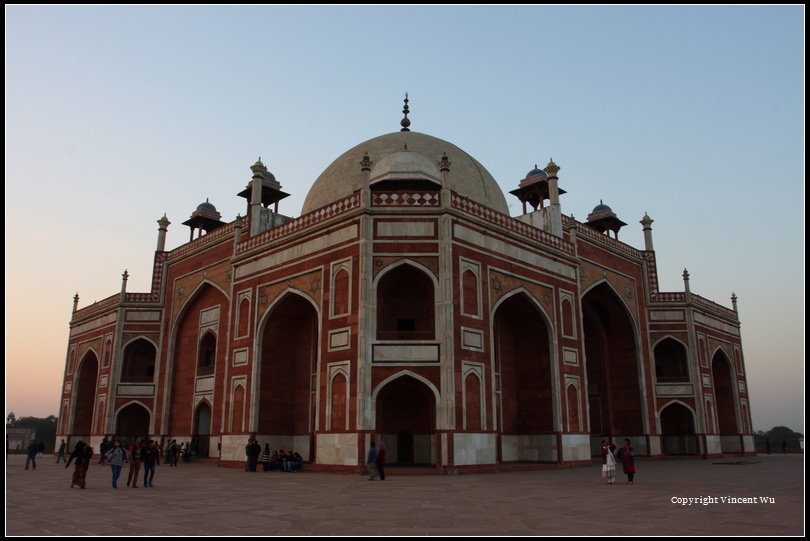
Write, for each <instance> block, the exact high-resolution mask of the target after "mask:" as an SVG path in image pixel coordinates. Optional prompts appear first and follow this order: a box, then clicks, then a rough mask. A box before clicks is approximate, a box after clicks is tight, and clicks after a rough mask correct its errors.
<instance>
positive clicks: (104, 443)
mask: <svg viewBox="0 0 810 541" xmlns="http://www.w3.org/2000/svg"><path fill="white" fill-rule="evenodd" d="M109 450H110V441H109V440H108V439H107V436H104V438H103V439H102V440H101V445H99V446H98V465H99V466H103V465H104V457H105V456H107V451H109Z"/></svg>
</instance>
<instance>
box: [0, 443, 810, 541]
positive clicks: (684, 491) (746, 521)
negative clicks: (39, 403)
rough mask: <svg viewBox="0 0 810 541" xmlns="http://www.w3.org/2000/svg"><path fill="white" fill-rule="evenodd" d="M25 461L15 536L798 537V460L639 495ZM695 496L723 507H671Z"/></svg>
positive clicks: (552, 479) (642, 479)
mask: <svg viewBox="0 0 810 541" xmlns="http://www.w3.org/2000/svg"><path fill="white" fill-rule="evenodd" d="M24 462H25V457H24V456H22V455H20V456H11V457H9V458H8V460H7V462H6V535H9V536H28V535H37V536H41V535H153V536H154V535H188V536H200V535H217V536H230V535H240V536H244V535H285V536H291V535H308V536H326V535H357V536H381V535H386V536H395V535H396V536H413V535H446V536H450V535H452V536H456V535H459V536H460V535H547V536H563V535H602V536H618V535H623V536H627V535H634V536H653V535H673V536H676V535H677V536H720V535H771V536H782V535H791V536H800V535H804V455H787V456H785V455H778V454H773V455H760V456H757V457H746V458H741V459H738V458H727V459H722V460H656V461H645V460H639V461H638V463H637V469H638V473H637V474H636V483H635V484H633V485H627V484H624V480H625V478H624V475H623V474H621V473H620V474H619V476H618V483H617V484H616V485H607V484H603V481H602V479H601V477H600V466H597V465H593V466H591V467H587V468H574V469H562V470H546V471H531V472H514V473H499V474H477V475H459V476H415V475H396V471H395V470H393V469H389V470H390V473H389V475H388V478H387V479H386V480H385V481H379V480H377V481H373V482H369V481H367V480H366V478H365V477H360V476H353V475H334V474H320V473H307V472H301V473H297V474H295V473H277V472H268V473H263V472H258V473H246V472H244V471H242V470H239V469H230V468H219V467H217V466H216V465H215V464H210V463H208V464H207V463H197V464H194V463H192V464H181V465H180V467H179V468H169V467H167V466H165V465H162V466H159V467H158V468H157V473H156V474H155V487H154V488H142V487H141V488H138V489H131V488H127V487H126V475H127V468H128V466H125V467H124V471H123V473H122V478H123V482H119V489H118V490H113V489H112V487H111V483H110V468H109V466H96V465H93V466H91V467H90V471H89V472H88V474H87V482H88V488H87V489H86V490H80V489H78V488H74V489H72V490H71V489H70V488H69V486H70V479H71V473H72V471H73V466H72V465H71V467H70V469H65V467H64V465H61V464H60V465H59V466H57V465H55V464H54V459H53V458H51V457H48V458H43V459H40V460H39V461H38V466H37V469H36V470H28V471H25V470H24V468H23V466H24ZM735 462H738V464H734V463H735ZM718 463H722V464H718ZM139 486H140V483H139ZM689 497H692V498H701V497H702V498H704V500H703V501H704V502H705V501H707V500H706V499H705V498H707V497H711V498H717V503H709V504H708V505H701V504H699V503H696V504H693V505H680V504H679V503H673V498H689ZM724 497H725V498H728V497H732V498H752V499H753V500H750V503H743V502H749V500H743V502H738V503H728V499H726V503H723V501H722V498H724ZM760 498H762V500H761V499H760ZM753 502H756V503H753ZM766 502H767V503H766ZM771 502H772V503H771Z"/></svg>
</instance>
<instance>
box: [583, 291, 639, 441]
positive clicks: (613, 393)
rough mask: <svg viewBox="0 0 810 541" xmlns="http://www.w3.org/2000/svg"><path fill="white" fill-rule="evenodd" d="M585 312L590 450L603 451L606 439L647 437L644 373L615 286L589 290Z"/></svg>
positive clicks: (586, 295) (629, 324)
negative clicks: (601, 444) (642, 383)
mask: <svg viewBox="0 0 810 541" xmlns="http://www.w3.org/2000/svg"><path fill="white" fill-rule="evenodd" d="M582 316H583V325H584V330H585V336H584V338H585V358H586V365H585V368H586V372H587V376H588V405H589V411H590V424H591V437H592V445H591V448H592V449H593V450H594V451H597V452H598V449H599V441H600V440H601V439H603V438H609V439H613V440H614V441H616V440H619V439H621V438H630V439H631V440H633V439H634V438H638V439H639V440H640V439H642V438H644V436H645V430H644V426H645V423H644V407H643V406H644V404H643V402H642V399H641V375H640V373H639V367H638V351H637V347H636V333H635V324H634V323H633V321H632V320H631V318H630V316H629V315H628V312H627V310H626V308H625V305H624V303H622V302H621V300H620V299H619V297H618V296H617V295H616V293H615V292H614V291H613V289H612V288H610V287H609V286H608V285H607V284H606V283H602V284H600V285H598V286H596V287H594V288H593V289H591V290H590V291H589V292H588V293H587V294H585V296H584V297H583V299H582ZM634 445H635V446H636V453H637V454H639V447H638V444H637V443H634ZM641 454H643V453H641Z"/></svg>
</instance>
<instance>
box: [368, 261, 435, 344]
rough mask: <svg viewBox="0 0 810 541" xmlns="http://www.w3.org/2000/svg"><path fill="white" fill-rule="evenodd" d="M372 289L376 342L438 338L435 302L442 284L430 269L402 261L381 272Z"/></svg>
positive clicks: (415, 263) (376, 277) (375, 278)
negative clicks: (405, 285)
mask: <svg viewBox="0 0 810 541" xmlns="http://www.w3.org/2000/svg"><path fill="white" fill-rule="evenodd" d="M402 284H408V287H402ZM372 288H373V294H372V299H373V303H374V305H373V307H372V311H373V313H374V314H375V315H374V324H375V332H374V334H373V336H376V338H377V340H434V339H435V338H436V308H435V298H436V291H438V288H439V282H438V279H437V278H436V275H435V274H433V272H432V271H431V270H430V269H428V268H427V267H425V266H424V265H421V264H419V263H417V262H415V261H412V260H410V259H401V260H399V261H396V262H395V263H392V264H390V265H388V266H387V267H385V268H384V269H382V270H380V272H379V273H377V275H376V276H375V277H374V280H373V282H372Z"/></svg>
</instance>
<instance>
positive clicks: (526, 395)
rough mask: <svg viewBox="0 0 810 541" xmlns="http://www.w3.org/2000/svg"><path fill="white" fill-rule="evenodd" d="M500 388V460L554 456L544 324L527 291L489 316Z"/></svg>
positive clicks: (534, 459)
mask: <svg viewBox="0 0 810 541" xmlns="http://www.w3.org/2000/svg"><path fill="white" fill-rule="evenodd" d="M493 321H494V323H493V327H494V328H493V332H494V338H495V370H496V378H497V380H496V384H497V386H498V388H497V389H496V390H497V391H500V392H499V396H500V404H499V415H498V417H499V426H500V440H501V443H500V446H499V449H498V453H499V456H498V460H499V462H518V461H519V462H539V461H542V462H547V461H553V460H556V458H557V454H556V452H554V449H556V439H554V438H552V437H551V436H550V435H551V434H553V433H554V404H553V394H552V382H551V381H552V377H551V345H550V339H549V332H548V327H547V325H546V323H545V320H544V318H543V316H542V314H541V313H540V311H539V309H538V308H537V307H536V305H535V304H534V303H533V302H532V301H531V300H530V299H529V297H528V296H527V295H526V294H523V293H520V294H517V295H513V296H512V297H510V298H508V299H506V300H505V301H504V302H502V303H501V304H500V305H499V306H498V308H497V309H496V311H495V316H494V319H493Z"/></svg>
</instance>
